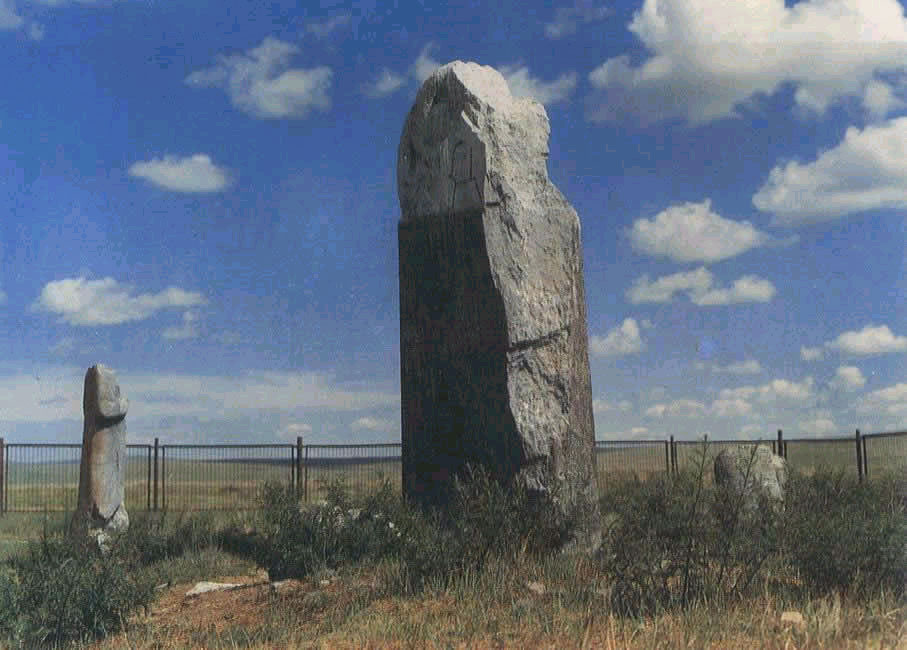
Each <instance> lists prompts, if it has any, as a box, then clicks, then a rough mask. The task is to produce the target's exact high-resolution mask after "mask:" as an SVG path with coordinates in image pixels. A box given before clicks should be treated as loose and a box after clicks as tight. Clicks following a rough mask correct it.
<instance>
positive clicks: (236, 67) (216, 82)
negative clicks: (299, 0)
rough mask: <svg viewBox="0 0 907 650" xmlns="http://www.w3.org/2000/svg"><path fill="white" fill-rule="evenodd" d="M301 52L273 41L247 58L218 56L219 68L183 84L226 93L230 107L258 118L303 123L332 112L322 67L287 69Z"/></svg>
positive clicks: (328, 73) (269, 39)
mask: <svg viewBox="0 0 907 650" xmlns="http://www.w3.org/2000/svg"><path fill="white" fill-rule="evenodd" d="M298 52H299V48H298V47H297V46H295V45H293V44H292V43H286V42H284V41H281V40H279V39H276V38H274V37H272V36H268V37H266V38H265V39H264V40H263V41H262V42H261V45H259V46H258V47H256V48H253V49H251V50H249V51H248V52H247V53H245V54H233V55H218V57H217V64H216V65H214V66H212V67H210V68H206V69H204V70H199V71H196V72H193V73H192V74H190V75H189V76H188V77H186V83H188V84H189V85H193V86H200V87H215V88H224V89H225V90H226V91H227V94H228V95H229V96H230V100H231V101H232V102H233V105H234V106H235V107H236V108H238V109H239V110H241V111H243V112H245V113H248V114H249V115H252V116H253V117H259V118H283V117H295V118H302V117H305V116H306V115H308V114H309V113H310V112H311V111H312V110H314V109H318V110H322V111H325V110H327V109H328V108H330V105H331V100H330V97H329V96H328V91H329V90H330V88H331V77H332V74H333V73H332V71H331V69H330V68H328V67H326V66H318V67H314V68H290V67H289V66H290V59H291V58H292V57H293V56H294V55H296V54H297V53H298Z"/></svg>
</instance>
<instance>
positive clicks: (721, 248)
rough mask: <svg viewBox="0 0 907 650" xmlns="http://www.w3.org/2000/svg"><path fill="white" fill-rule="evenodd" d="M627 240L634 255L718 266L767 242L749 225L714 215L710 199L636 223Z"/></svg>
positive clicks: (685, 205) (670, 208)
mask: <svg viewBox="0 0 907 650" xmlns="http://www.w3.org/2000/svg"><path fill="white" fill-rule="evenodd" d="M629 237H630V243H631V244H632V246H633V248H634V249H636V250H637V251H639V252H641V253H645V254H647V255H652V256H654V257H666V258H668V259H671V260H674V261H675V262H718V261H720V260H726V259H728V258H730V257H734V256H736V255H740V254H741V253H745V252H746V251H748V250H750V249H751V248H756V247H757V246H762V245H763V244H765V243H767V242H768V241H769V237H768V235H766V234H765V233H763V232H760V231H759V230H757V229H756V228H754V227H753V225H752V224H751V223H750V222H749V221H732V220H730V219H725V218H724V217H722V216H720V215H719V214H717V213H715V212H713V211H712V202H711V201H710V200H709V199H706V200H705V201H703V202H702V203H683V204H681V205H675V206H672V207H669V208H667V209H666V210H664V211H662V212H660V213H659V214H658V215H656V216H655V218H653V219H652V220H648V219H637V220H636V221H635V222H633V226H632V228H630V230H629Z"/></svg>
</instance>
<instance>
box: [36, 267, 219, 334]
mask: <svg viewBox="0 0 907 650" xmlns="http://www.w3.org/2000/svg"><path fill="white" fill-rule="evenodd" d="M205 302H206V301H205V297H204V296H203V295H202V294H200V293H197V292H194V291H186V290H184V289H180V288H178V287H169V288H167V289H164V290H163V291H161V292H159V293H142V294H134V293H133V290H132V288H131V287H129V286H127V285H124V284H120V283H119V282H117V281H116V280H114V279H113V278H110V277H108V278H104V279H101V280H88V279H86V278H85V277H78V278H67V279H65V280H56V281H54V282H48V283H47V284H46V285H44V288H43V289H42V290H41V294H40V295H39V296H38V298H37V300H36V301H35V302H34V303H33V305H32V308H33V309H34V310H37V311H47V312H50V313H53V314H59V315H60V317H61V320H62V321H65V322H67V323H69V324H70V325H119V324H121V323H127V322H130V321H139V320H143V319H145V318H148V317H150V316H151V315H152V314H154V313H155V312H157V311H160V310H162V309H172V308H186V307H195V306H198V305H202V304H204V303H205Z"/></svg>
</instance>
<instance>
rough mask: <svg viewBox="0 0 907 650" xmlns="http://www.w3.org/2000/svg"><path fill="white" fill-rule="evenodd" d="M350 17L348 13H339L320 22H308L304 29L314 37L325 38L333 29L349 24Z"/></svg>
mask: <svg viewBox="0 0 907 650" xmlns="http://www.w3.org/2000/svg"><path fill="white" fill-rule="evenodd" d="M352 18H353V17H352V16H351V15H350V14H339V15H337V16H333V17H331V18H328V19H327V20H325V21H322V22H320V23H308V24H307V25H306V26H305V30H306V31H307V32H308V33H309V34H312V35H313V36H315V38H327V37H328V36H330V35H331V33H332V32H333V31H334V30H336V29H338V28H340V27H344V26H346V25H349V24H350V21H351V20H352Z"/></svg>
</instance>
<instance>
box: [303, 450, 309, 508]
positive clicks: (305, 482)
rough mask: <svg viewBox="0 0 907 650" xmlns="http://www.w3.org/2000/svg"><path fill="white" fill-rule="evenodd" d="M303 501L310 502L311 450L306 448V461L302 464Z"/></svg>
mask: <svg viewBox="0 0 907 650" xmlns="http://www.w3.org/2000/svg"><path fill="white" fill-rule="evenodd" d="M302 500H303V502H304V503H308V502H309V448H308V446H306V448H305V461H304V462H303V464H302Z"/></svg>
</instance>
